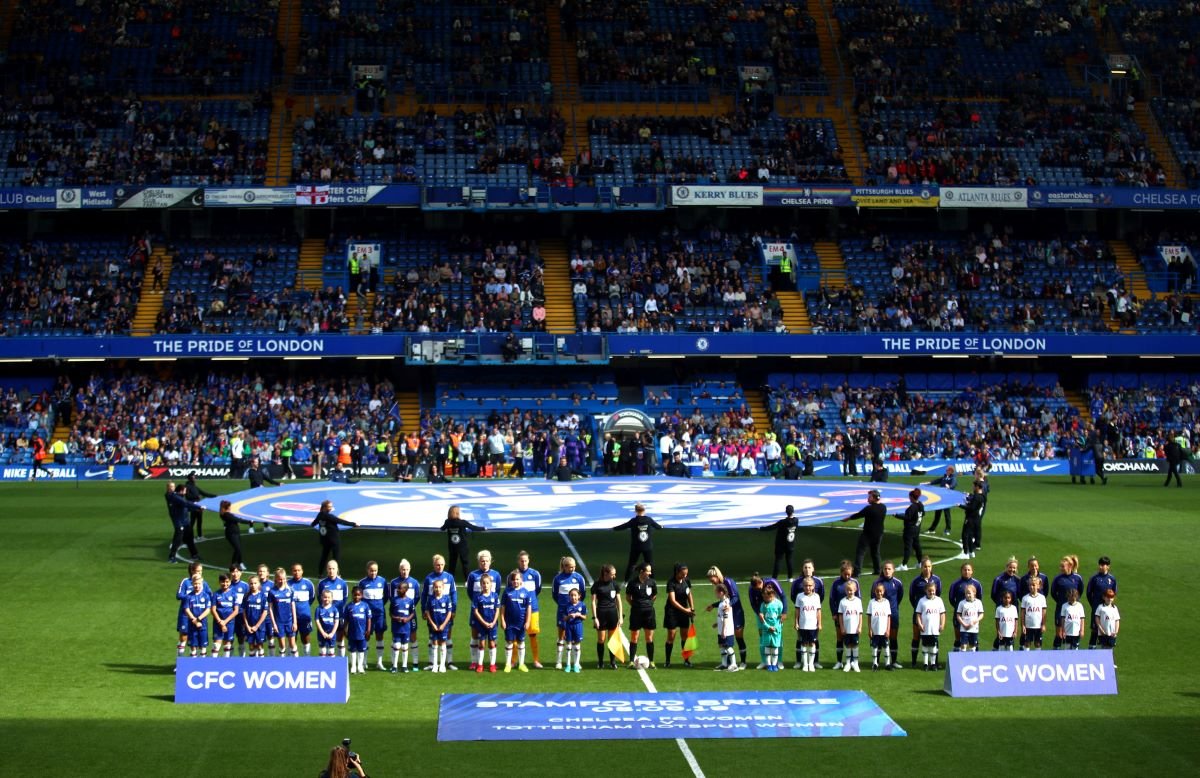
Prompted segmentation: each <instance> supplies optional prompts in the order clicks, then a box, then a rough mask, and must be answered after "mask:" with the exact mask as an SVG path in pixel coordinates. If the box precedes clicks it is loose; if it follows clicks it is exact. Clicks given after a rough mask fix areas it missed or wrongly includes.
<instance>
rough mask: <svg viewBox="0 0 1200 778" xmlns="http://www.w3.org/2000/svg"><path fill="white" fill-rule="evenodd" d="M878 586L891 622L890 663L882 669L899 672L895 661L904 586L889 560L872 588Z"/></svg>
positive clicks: (898, 664)
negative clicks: (889, 610)
mask: <svg viewBox="0 0 1200 778" xmlns="http://www.w3.org/2000/svg"><path fill="white" fill-rule="evenodd" d="M880 585H882V586H883V596H884V599H886V600H887V601H888V603H889V604H890V605H891V606H892V620H891V623H890V624H889V626H888V653H889V654H890V655H891V660H892V662H891V664H889V665H887V666H886V667H885V668H884V669H885V670H899V669H901V668H903V667H904V665H902V664H900V663H899V662H898V661H896V659H897V657H898V656H899V655H900V641H899V640H898V634H899V632H900V601H901V600H903V599H904V584H903V582H901V581H900V579H899V578H896V565H895V564H893V562H892V560H890V559H889V560H887V561H885V562H884V563H883V574H882V575H881V576H879V578H878V580H876V581H875V585H874V586H880ZM874 586H873V587H872V590H873V589H874Z"/></svg>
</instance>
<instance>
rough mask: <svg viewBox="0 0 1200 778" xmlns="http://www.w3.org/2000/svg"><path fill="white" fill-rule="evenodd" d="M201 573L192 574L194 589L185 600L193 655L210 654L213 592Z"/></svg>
mask: <svg viewBox="0 0 1200 778" xmlns="http://www.w3.org/2000/svg"><path fill="white" fill-rule="evenodd" d="M207 588H208V586H207V584H205V583H204V579H203V578H202V577H201V576H200V574H199V573H196V574H195V575H194V576H192V591H191V593H190V594H188V596H187V599H186V600H184V604H183V613H184V615H185V616H187V619H188V630H187V641H188V646H189V648H190V649H191V653H192V656H196V650H197V649H199V650H200V656H208V614H209V613H211V612H212V602H213V597H212V592H211V591H205V590H206V589H207Z"/></svg>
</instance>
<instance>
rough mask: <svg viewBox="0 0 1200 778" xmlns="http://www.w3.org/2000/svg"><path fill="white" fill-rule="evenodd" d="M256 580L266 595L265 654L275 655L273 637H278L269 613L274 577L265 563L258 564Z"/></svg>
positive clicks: (277, 631)
mask: <svg viewBox="0 0 1200 778" xmlns="http://www.w3.org/2000/svg"><path fill="white" fill-rule="evenodd" d="M258 580H259V583H260V584H262V590H263V594H265V595H267V611H268V616H267V627H266V629H267V643H266V648H267V656H275V639H276V638H278V637H279V630H278V629H276V628H275V622H274V621H272V620H271V617H270V615H269V614H270V610H271V607H272V603H271V590H272V589H274V588H275V579H274V578H273V577H272V576H271V568H269V567H267V566H266V564H260V565H259V566H258Z"/></svg>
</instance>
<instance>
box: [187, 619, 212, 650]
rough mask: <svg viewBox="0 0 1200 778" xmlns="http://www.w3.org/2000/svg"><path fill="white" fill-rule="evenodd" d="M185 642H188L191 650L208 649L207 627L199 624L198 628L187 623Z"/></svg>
mask: <svg viewBox="0 0 1200 778" xmlns="http://www.w3.org/2000/svg"><path fill="white" fill-rule="evenodd" d="M187 642H188V645H189V646H191V647H193V648H207V647H208V625H207V624H201V625H200V626H199V627H197V626H195V625H193V624H191V623H190V622H189V623H188V631H187Z"/></svg>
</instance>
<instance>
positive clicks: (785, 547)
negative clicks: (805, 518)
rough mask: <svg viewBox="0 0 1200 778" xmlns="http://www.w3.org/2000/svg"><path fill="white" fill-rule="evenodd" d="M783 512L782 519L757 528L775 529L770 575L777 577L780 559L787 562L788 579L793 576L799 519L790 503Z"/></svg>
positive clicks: (765, 530) (766, 530)
mask: <svg viewBox="0 0 1200 778" xmlns="http://www.w3.org/2000/svg"><path fill="white" fill-rule="evenodd" d="M783 513H784V516H783V518H782V519H780V520H779V521H777V522H774V523H773V524H768V525H767V526H765V527H759V529H760V530H762V531H763V532H770V531H771V530H775V561H774V563H772V565H771V577H772V578H778V577H779V562H780V561H781V560H782V561H784V562H786V564H787V574H788V580H789V581H790V580H791V579H792V578H793V575H792V565H793V564H794V561H793V560H794V558H795V555H796V527H798V526H799V525H800V520H799V519H797V518H796V509H795V508H793V507H792V506H791V505H789V506H787V507H786V508H784V509H783Z"/></svg>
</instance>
